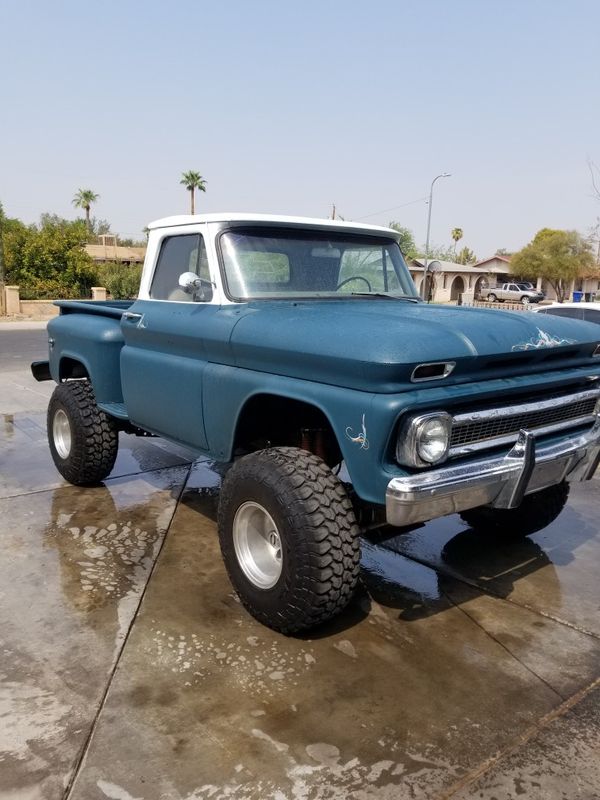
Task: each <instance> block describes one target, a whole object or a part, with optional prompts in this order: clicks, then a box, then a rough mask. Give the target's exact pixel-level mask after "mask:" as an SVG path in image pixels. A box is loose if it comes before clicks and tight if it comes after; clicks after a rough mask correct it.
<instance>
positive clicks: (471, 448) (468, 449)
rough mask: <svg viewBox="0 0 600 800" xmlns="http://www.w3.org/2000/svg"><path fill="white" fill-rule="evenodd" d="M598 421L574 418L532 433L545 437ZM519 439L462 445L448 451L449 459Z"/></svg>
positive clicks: (509, 437) (590, 416)
mask: <svg viewBox="0 0 600 800" xmlns="http://www.w3.org/2000/svg"><path fill="white" fill-rule="evenodd" d="M595 419H596V415H595V414H587V415H586V416H584V417H574V418H573V419H567V420H563V421H562V422H556V423H554V424H553V425H544V426H543V427H540V428H531V431H532V432H533V433H535V435H536V436H545V435H546V434H549V433H557V432H558V431H564V430H566V429H567V428H578V427H579V426H580V425H586V424H588V423H589V424H590V425H591V424H592V423H593V422H594V420H595ZM518 438H519V433H518V432H515V433H510V434H506V435H505V436H496V437H495V438H494V439H481V440H480V441H477V442H473V443H472V444H461V445H458V446H457V447H451V448H450V449H449V450H448V458H453V457H455V456H466V455H468V454H469V453H477V452H479V451H480V450H491V449H492V448H493V447H500V446H501V445H503V444H512V443H513V442H516V441H517V439H518Z"/></svg>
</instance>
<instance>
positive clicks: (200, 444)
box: [121, 233, 219, 450]
mask: <svg viewBox="0 0 600 800" xmlns="http://www.w3.org/2000/svg"><path fill="white" fill-rule="evenodd" d="M184 272H194V273H195V274H196V275H198V276H199V277H200V278H202V279H203V280H202V282H201V286H200V288H199V289H198V290H197V291H196V292H195V294H193V295H191V294H188V293H186V292H185V291H184V290H183V289H181V288H180V286H179V276H180V275H181V274H182V273H184ZM212 286H213V284H212V283H211V277H210V273H209V266H208V259H207V255H206V245H205V242H204V238H203V236H202V234H200V233H189V234H179V235H174V236H167V237H166V238H164V239H163V240H162V242H161V244H160V250H159V253H158V258H157V262H156V268H155V271H154V275H153V277H152V283H151V286H150V299H148V300H139V299H138V300H136V302H135V303H134V304H133V305H132V306H131V308H130V309H129V310H128V311H127V312H126V313H125V314H124V315H123V319H122V322H121V328H122V331H123V337H124V339H125V344H124V346H123V348H122V350H121V381H122V385H123V398H124V400H125V408H126V410H127V413H128V416H129V419H130V420H131V422H132V423H133V424H134V425H138V426H139V427H140V428H144V429H145V430H148V431H151V432H153V433H157V434H160V435H164V436H166V437H168V438H170V439H174V440H176V441H179V442H182V443H183V444H186V445H188V446H191V447H193V448H196V449H199V450H205V449H206V448H207V439H206V432H205V428H204V419H203V413H202V377H203V373H204V370H205V368H206V364H207V362H208V350H209V349H210V340H211V338H212V339H214V330H215V325H214V322H215V315H216V314H217V313H218V311H219V306H218V305H214V304H212V303H211V302H210V301H211V299H212V294H213V289H212ZM217 328H218V325H217Z"/></svg>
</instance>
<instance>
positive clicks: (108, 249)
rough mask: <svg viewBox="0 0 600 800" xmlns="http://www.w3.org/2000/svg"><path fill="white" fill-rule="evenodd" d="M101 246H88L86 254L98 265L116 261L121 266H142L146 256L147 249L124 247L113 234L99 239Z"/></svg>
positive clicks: (86, 246) (104, 235)
mask: <svg viewBox="0 0 600 800" xmlns="http://www.w3.org/2000/svg"><path fill="white" fill-rule="evenodd" d="M98 240H99V242H100V243H99V244H86V245H85V252H86V253H87V254H88V255H89V256H91V257H92V258H93V260H94V261H95V262H96V263H98V264H105V263H106V262H107V261H116V262H117V263H120V264H141V263H142V262H143V260H144V256H145V255H146V248H145V247H123V246H122V245H119V244H117V237H116V236H114V235H113V234H103V235H102V236H99V237H98Z"/></svg>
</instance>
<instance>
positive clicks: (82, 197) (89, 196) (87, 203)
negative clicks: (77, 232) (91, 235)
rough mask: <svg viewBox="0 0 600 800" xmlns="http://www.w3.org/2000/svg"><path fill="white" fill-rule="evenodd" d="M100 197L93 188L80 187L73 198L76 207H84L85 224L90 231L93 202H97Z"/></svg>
mask: <svg viewBox="0 0 600 800" xmlns="http://www.w3.org/2000/svg"><path fill="white" fill-rule="evenodd" d="M99 198H100V195H99V194H96V192H93V191H92V190H91V189H79V190H78V192H77V194H76V195H75V197H74V198H73V205H74V206H75V208H83V209H84V211H85V224H86V225H87V229H88V231H89V230H91V224H90V208H91V207H92V203H95V202H96V201H97V200H98V199H99Z"/></svg>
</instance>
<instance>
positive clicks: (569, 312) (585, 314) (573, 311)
mask: <svg viewBox="0 0 600 800" xmlns="http://www.w3.org/2000/svg"><path fill="white" fill-rule="evenodd" d="M531 310H532V311H536V312H537V313H538V314H550V315H551V316H553V317H569V318H570V319H580V320H584V321H585V322H595V323H597V324H600V303H596V302H588V303H586V302H585V301H581V302H580V303H552V304H551V305H548V306H539V307H538V308H532V309H531Z"/></svg>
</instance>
